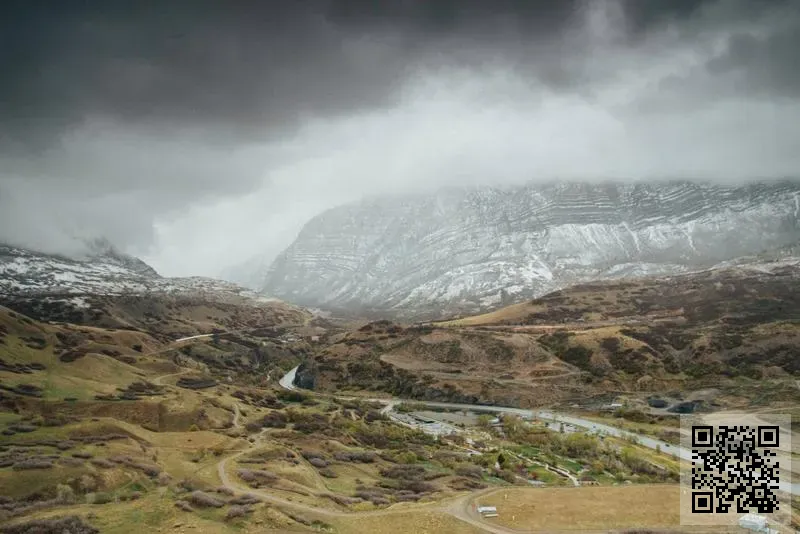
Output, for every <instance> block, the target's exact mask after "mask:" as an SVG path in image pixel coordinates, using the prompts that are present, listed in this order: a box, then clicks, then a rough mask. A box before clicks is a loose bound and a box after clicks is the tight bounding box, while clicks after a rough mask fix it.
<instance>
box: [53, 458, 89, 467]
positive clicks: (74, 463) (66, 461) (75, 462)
mask: <svg viewBox="0 0 800 534" xmlns="http://www.w3.org/2000/svg"><path fill="white" fill-rule="evenodd" d="M58 463H60V464H61V465H66V466H67V467H80V466H82V465H83V460H81V459H80V458H73V457H72V456H64V457H63V458H59V460H58Z"/></svg>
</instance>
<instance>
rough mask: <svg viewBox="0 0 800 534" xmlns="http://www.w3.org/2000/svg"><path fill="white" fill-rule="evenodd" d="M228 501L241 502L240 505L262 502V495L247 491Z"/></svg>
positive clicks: (231, 502) (232, 502)
mask: <svg viewBox="0 0 800 534" xmlns="http://www.w3.org/2000/svg"><path fill="white" fill-rule="evenodd" d="M228 502H229V503H230V504H239V505H244V504H258V503H260V502H261V497H257V496H256V495H253V494H252V493H245V494H244V495H237V496H236V497H234V498H233V499H231V500H230V501H228Z"/></svg>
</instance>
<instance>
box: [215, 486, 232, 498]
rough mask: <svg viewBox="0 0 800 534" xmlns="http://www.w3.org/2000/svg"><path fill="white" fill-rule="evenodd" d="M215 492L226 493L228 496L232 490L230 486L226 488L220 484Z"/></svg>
mask: <svg viewBox="0 0 800 534" xmlns="http://www.w3.org/2000/svg"><path fill="white" fill-rule="evenodd" d="M216 492H217V493H219V494H220V495H227V496H228V497H233V490H232V489H230V488H226V487H225V486H220V487H218V488H217V489H216Z"/></svg>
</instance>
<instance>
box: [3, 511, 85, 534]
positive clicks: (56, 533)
mask: <svg viewBox="0 0 800 534" xmlns="http://www.w3.org/2000/svg"><path fill="white" fill-rule="evenodd" d="M0 532H2V533H3V534H100V531H99V530H97V529H96V528H94V527H93V526H91V525H89V524H87V523H84V521H83V519H81V518H80V517H78V516H74V515H71V516H66V517H51V518H48V519H34V520H33V521H28V522H27V523H18V524H16V525H11V526H5V527H2V528H0Z"/></svg>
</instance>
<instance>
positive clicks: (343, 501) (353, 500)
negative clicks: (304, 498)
mask: <svg viewBox="0 0 800 534" xmlns="http://www.w3.org/2000/svg"><path fill="white" fill-rule="evenodd" d="M320 497H325V498H326V499H330V500H332V501H333V502H335V503H336V504H340V505H342V506H350V505H351V504H357V503H360V502H363V501H362V499H361V498H359V497H346V496H344V495H337V494H335V493H323V494H321V495H320Z"/></svg>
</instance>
